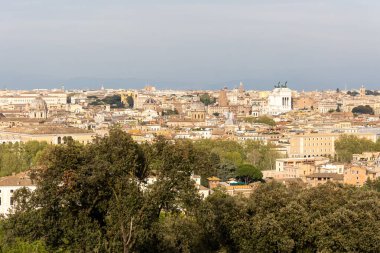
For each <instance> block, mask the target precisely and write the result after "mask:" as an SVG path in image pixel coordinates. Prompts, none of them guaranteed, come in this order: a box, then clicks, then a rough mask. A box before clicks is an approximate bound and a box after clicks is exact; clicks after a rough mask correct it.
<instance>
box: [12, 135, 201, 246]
mask: <svg viewBox="0 0 380 253" xmlns="http://www.w3.org/2000/svg"><path fill="white" fill-rule="evenodd" d="M195 159H196V156H195V155H194V153H193V151H192V149H191V146H189V145H188V143H183V142H181V143H175V144H171V143H169V142H164V141H159V142H157V143H155V144H154V145H152V146H149V147H143V146H140V145H138V144H137V143H135V142H134V141H133V140H132V138H131V137H130V136H129V135H128V134H126V133H125V132H123V131H122V130H120V129H118V128H115V129H112V130H111V131H110V134H109V136H106V137H104V138H97V139H96V140H95V141H94V143H93V144H89V145H86V146H83V145H82V144H79V143H76V142H68V143H67V144H66V145H58V146H52V147H50V148H49V149H48V150H46V152H45V153H44V154H43V156H42V159H41V164H40V168H39V169H36V170H35V171H34V172H33V173H34V176H33V178H34V180H36V181H37V189H36V190H35V191H34V192H33V193H29V195H28V194H27V193H25V194H23V195H22V196H20V197H18V198H17V199H16V203H24V205H22V206H19V207H17V211H16V212H15V214H13V215H12V216H11V217H10V218H9V219H8V220H7V223H6V226H7V228H12V229H8V230H7V232H8V233H9V234H8V236H7V238H17V237H22V238H25V239H26V240H27V241H36V240H41V239H43V240H44V241H45V242H46V245H47V247H48V248H49V249H50V250H52V251H53V250H58V249H64V250H68V251H75V252H78V251H79V252H89V251H111V252H120V251H121V252H131V251H138V250H140V249H142V248H143V249H145V248H146V245H155V243H154V241H155V240H156V239H155V237H154V235H152V234H151V233H150V231H153V230H154V227H155V226H156V225H157V224H158V223H159V219H160V217H161V215H162V214H163V213H167V214H170V213H179V212H180V211H181V210H188V211H189V212H190V210H191V207H192V205H195V203H196V202H197V201H199V196H198V195H197V194H196V191H195V187H194V184H193V182H191V180H190V175H191V172H192V171H193V170H194V169H195V167H194V166H197V165H198V164H197V163H196V162H195ZM150 173H154V175H156V177H157V182H156V183H155V184H153V185H151V186H146V187H143V185H145V181H146V178H147V176H148V175H149V174H150ZM144 189H145V190H144ZM23 199H30V201H23ZM25 203H27V204H25ZM83 231H86V232H85V233H83ZM9 240H11V239H9ZM94 242H96V243H94ZM144 251H145V252H146V250H144ZM152 251H154V250H152Z"/></svg>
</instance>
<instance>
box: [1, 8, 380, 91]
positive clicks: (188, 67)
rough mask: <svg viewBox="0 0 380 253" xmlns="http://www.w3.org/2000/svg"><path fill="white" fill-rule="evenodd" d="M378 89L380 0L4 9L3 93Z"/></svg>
mask: <svg viewBox="0 0 380 253" xmlns="http://www.w3.org/2000/svg"><path fill="white" fill-rule="evenodd" d="M239 80H243V81H244V82H245V84H246V86H247V87H248V88H260V89H263V88H265V87H267V88H268V89H270V88H272V86H273V85H274V84H277V82H278V81H280V80H281V81H286V80H287V81H288V84H289V85H290V86H291V87H292V88H297V89H316V88H318V89H326V88H336V87H341V88H344V86H345V85H347V86H348V87H349V88H358V87H359V86H360V85H361V84H365V85H366V87H368V88H378V89H380V1H379V0H277V1H275V0H247V1H244V0H230V1H227V0H187V1H185V0H171V1H170V0H166V1H165V0H163V1H160V0H156V1H154V0H150V1H147V0H103V1H100V0H0V88H3V87H7V88H37V87H47V86H50V87H58V86H59V85H60V83H64V84H65V85H68V86H91V85H92V86H99V84H100V83H104V84H105V86H106V87H107V86H118V87H125V88H128V87H135V86H139V85H141V84H143V83H145V82H150V83H152V84H155V85H157V86H159V87H178V88H193V87H194V88H199V87H204V88H219V87H222V86H223V85H229V86H230V87H233V86H234V85H237V84H238V81H239Z"/></svg>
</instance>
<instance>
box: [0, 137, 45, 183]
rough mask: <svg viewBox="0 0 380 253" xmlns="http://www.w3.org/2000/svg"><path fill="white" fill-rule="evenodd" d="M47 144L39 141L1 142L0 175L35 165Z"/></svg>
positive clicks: (20, 170)
mask: <svg viewBox="0 0 380 253" xmlns="http://www.w3.org/2000/svg"><path fill="white" fill-rule="evenodd" d="M47 145H48V144H47V143H46V142H38V141H30V142H26V143H14V144H12V143H4V144H0V177H2V176H8V175H11V174H12V173H18V172H22V171H25V170H27V169H29V168H31V167H33V166H34V165H35V164H36V162H37V160H38V158H39V156H40V155H41V153H42V151H43V150H44V149H45V148H46V147H47Z"/></svg>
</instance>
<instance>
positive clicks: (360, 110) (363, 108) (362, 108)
mask: <svg viewBox="0 0 380 253" xmlns="http://www.w3.org/2000/svg"><path fill="white" fill-rule="evenodd" d="M352 113H355V114H369V115H374V114H375V112H374V110H373V108H372V107H371V106H369V105H359V106H357V107H354V108H353V109H352Z"/></svg>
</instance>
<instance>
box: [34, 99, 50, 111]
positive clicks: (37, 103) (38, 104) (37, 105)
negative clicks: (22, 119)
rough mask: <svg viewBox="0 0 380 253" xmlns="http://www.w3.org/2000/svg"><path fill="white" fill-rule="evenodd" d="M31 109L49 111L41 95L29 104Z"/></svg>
mask: <svg viewBox="0 0 380 253" xmlns="http://www.w3.org/2000/svg"><path fill="white" fill-rule="evenodd" d="M29 110H30V111H47V110H48V109H47V104H46V102H45V100H43V99H42V98H41V97H36V98H35V99H34V100H33V102H32V103H30V105H29Z"/></svg>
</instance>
